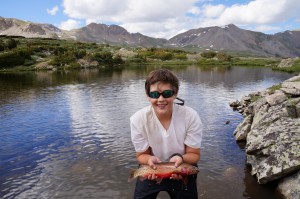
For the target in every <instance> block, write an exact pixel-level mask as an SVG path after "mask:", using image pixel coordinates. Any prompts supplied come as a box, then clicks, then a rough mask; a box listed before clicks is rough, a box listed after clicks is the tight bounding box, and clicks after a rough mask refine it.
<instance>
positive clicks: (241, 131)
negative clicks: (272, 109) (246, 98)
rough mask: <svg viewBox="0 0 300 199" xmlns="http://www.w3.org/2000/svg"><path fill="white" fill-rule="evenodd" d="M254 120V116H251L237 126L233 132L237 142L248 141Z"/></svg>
mask: <svg viewBox="0 0 300 199" xmlns="http://www.w3.org/2000/svg"><path fill="white" fill-rule="evenodd" d="M252 120H253V116H252V115H249V116H247V117H246V118H245V119H244V121H243V122H242V123H240V124H239V125H238V126H237V128H236V129H235V131H234V132H233V135H234V136H235V139H236V140H237V141H246V138H247V135H248V133H249V131H250V129H251V123H252Z"/></svg>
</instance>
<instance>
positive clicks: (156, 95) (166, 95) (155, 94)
mask: <svg viewBox="0 0 300 199" xmlns="http://www.w3.org/2000/svg"><path fill="white" fill-rule="evenodd" d="M161 95H162V96H163V97H164V98H170V97H172V96H173V95H174V91H172V90H164V91H163V92H161V93H160V92H158V91H152V92H150V93H149V97H150V98H153V99H158V98H159V97H160V96H161Z"/></svg>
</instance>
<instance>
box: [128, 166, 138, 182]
mask: <svg viewBox="0 0 300 199" xmlns="http://www.w3.org/2000/svg"><path fill="white" fill-rule="evenodd" d="M135 171H136V169H131V172H130V175H129V177H128V182H131V181H132V180H133V179H134V172H135Z"/></svg>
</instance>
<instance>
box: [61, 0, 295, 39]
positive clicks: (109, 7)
mask: <svg viewBox="0 0 300 199" xmlns="http://www.w3.org/2000/svg"><path fill="white" fill-rule="evenodd" d="M298 1H299V0H276V1H274V0H252V1H249V2H247V3H244V4H233V5H228V3H229V2H227V4H226V5H225V4H224V5H223V4H217V5H215V4H214V1H212V0H122V1H121V0H63V7H64V13H65V14H66V15H67V16H68V17H69V18H73V19H76V20H85V21H86V23H87V24H88V23H90V22H102V23H106V24H118V25H120V26H122V27H124V28H126V29H127V30H128V31H129V32H133V33H134V32H140V33H142V34H145V35H148V36H153V37H165V38H170V37H172V36H174V34H176V33H178V31H179V30H181V32H182V30H189V29H191V28H200V27H206V26H223V25H227V24H231V23H233V24H236V25H238V26H248V27H253V30H262V31H263V30H267V31H270V30H273V31H275V30H277V29H276V27H279V23H283V22H284V21H287V20H289V19H291V18H294V19H295V18H299V15H298V12H299V10H300V4H299V3H298ZM64 23H66V24H69V25H65V26H69V27H71V26H72V25H73V26H78V25H79V24H78V23H79V22H77V21H69V22H64Z"/></svg>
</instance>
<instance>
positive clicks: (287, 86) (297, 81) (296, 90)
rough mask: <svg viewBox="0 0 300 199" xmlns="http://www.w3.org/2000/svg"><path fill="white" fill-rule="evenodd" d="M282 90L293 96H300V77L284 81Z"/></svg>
mask: <svg viewBox="0 0 300 199" xmlns="http://www.w3.org/2000/svg"><path fill="white" fill-rule="evenodd" d="M281 90H282V91H283V92H284V93H286V94H289V95H292V96H300V75H298V76H295V77H292V78H290V79H288V80H286V81H284V82H283V83H282V88H281Z"/></svg>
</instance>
